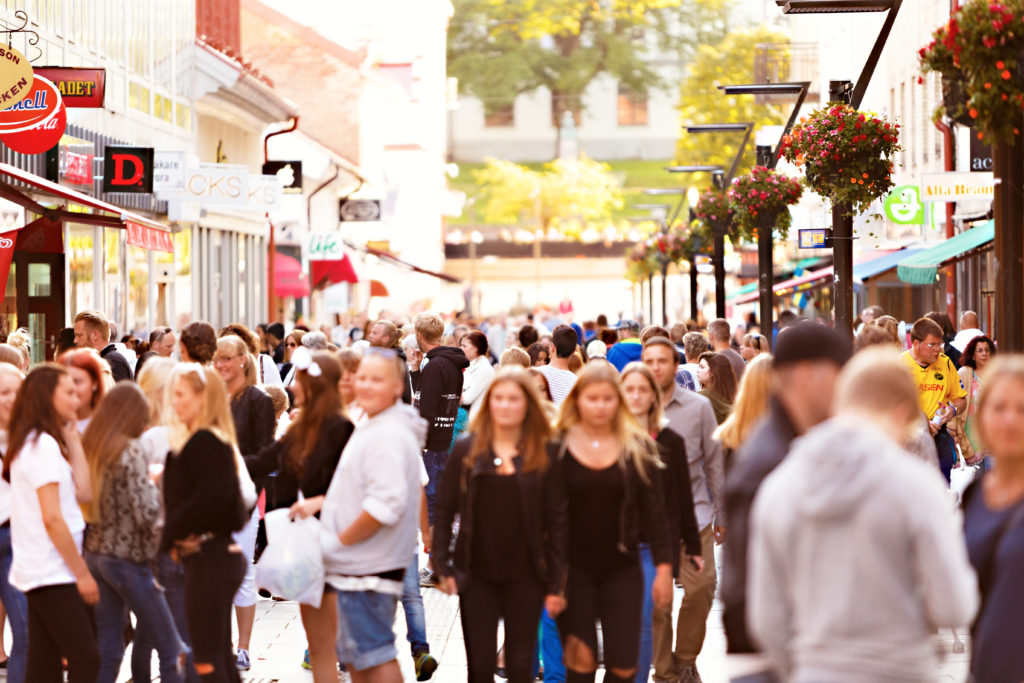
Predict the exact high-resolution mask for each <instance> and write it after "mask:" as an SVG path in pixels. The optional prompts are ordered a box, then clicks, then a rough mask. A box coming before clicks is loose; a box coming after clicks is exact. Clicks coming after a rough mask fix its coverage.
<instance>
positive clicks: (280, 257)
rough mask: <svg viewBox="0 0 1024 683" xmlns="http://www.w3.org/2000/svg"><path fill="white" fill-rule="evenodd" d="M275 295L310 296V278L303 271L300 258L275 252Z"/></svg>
mask: <svg viewBox="0 0 1024 683" xmlns="http://www.w3.org/2000/svg"><path fill="white" fill-rule="evenodd" d="M274 295H275V296H280V297H295V298H301V297H304V296H309V279H308V278H307V277H306V274H305V273H303V272H302V264H301V263H299V260H298V259H296V258H293V257H291V256H289V255H288V254H282V253H281V252H279V251H275V252H274Z"/></svg>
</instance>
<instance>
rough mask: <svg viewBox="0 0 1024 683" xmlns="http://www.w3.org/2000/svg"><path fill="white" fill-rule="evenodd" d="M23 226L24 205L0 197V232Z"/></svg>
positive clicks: (18, 228)
mask: <svg viewBox="0 0 1024 683" xmlns="http://www.w3.org/2000/svg"><path fill="white" fill-rule="evenodd" d="M24 227H25V207H24V206H22V205H21V204H15V203H14V202H9V201H7V200H6V199H0V234H2V233H5V232H11V231H12V230H20V229H21V228H24Z"/></svg>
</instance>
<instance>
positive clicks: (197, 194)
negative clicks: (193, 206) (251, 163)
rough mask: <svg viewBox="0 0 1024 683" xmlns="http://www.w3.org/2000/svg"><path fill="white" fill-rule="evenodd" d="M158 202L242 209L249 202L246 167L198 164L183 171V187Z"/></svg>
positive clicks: (247, 171) (247, 168)
mask: <svg viewBox="0 0 1024 683" xmlns="http://www.w3.org/2000/svg"><path fill="white" fill-rule="evenodd" d="M168 194H170V196H167V197H161V199H164V198H166V199H180V200H182V201H186V202H197V203H199V204H200V205H201V206H227V207H236V208H242V207H244V206H245V205H246V203H247V202H248V201H249V167H248V166H243V165H240V164H199V166H198V167H197V168H189V169H186V170H185V185H184V187H182V189H181V190H180V191H179V192H177V193H173V192H172V193H168Z"/></svg>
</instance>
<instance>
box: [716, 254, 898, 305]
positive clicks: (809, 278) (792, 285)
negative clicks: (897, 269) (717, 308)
mask: <svg viewBox="0 0 1024 683" xmlns="http://www.w3.org/2000/svg"><path fill="white" fill-rule="evenodd" d="M895 253H898V254H902V253H904V252H902V251H900V252H895ZM893 254H894V252H890V251H888V250H878V251H873V252H870V253H866V254H861V255H860V257H859V258H858V259H857V260H856V261H855V262H854V265H853V277H854V279H858V275H857V268H858V267H861V266H863V267H864V268H865V270H864V271H862V272H867V270H866V268H867V266H869V265H870V264H872V263H874V261H876V260H878V259H879V258H885V257H889V256H892V255H893ZM889 268H892V266H891V265H890V266H889ZM885 270H888V268H886V269H885ZM834 272H835V268H834V267H833V266H828V267H827V268H819V269H818V270H812V271H811V272H809V273H804V274H803V275H801V276H800V277H795V278H791V279H789V280H785V281H784V282H778V283H776V284H775V286H774V287H773V288H772V289H773V291H774V292H775V296H786V295H788V294H794V293H796V292H802V291H805V290H808V289H813V288H814V287H817V286H819V285H823V284H825V283H826V282H828V281H831V280H832V274H833V273H834ZM879 272H881V271H879ZM759 296H760V294H759V292H756V291H755V292H753V293H751V294H746V295H744V296H741V297H738V298H737V299H736V301H734V302H733V303H735V304H745V303H751V302H753V301H757V299H758V297H759Z"/></svg>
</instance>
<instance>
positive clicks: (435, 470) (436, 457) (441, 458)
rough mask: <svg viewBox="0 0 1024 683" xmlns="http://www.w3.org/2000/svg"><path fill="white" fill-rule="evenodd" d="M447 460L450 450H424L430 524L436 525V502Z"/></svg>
mask: <svg viewBox="0 0 1024 683" xmlns="http://www.w3.org/2000/svg"><path fill="white" fill-rule="evenodd" d="M447 461H448V451H423V467H425V468H426V470H427V486H426V487H425V489H424V491H425V492H426V494H427V517H428V518H429V519H430V526H434V502H435V501H436V500H437V492H438V490H439V489H440V488H441V475H443V474H444V464H445V462H447Z"/></svg>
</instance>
